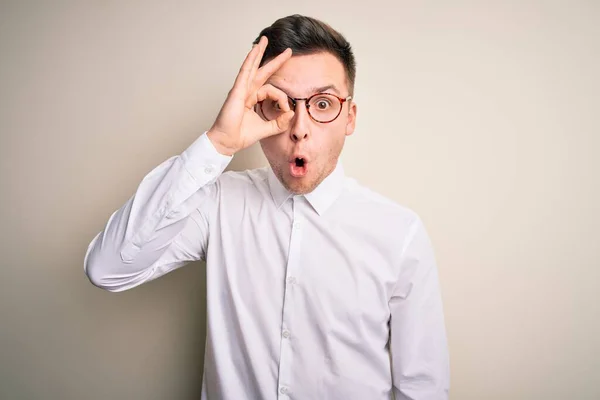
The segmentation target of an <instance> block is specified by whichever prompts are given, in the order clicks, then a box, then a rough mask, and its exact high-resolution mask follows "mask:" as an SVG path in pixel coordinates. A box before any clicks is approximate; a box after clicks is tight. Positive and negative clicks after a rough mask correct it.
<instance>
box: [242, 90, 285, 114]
mask: <svg viewBox="0 0 600 400" xmlns="http://www.w3.org/2000/svg"><path fill="white" fill-rule="evenodd" d="M251 97H252V96H251ZM266 99H272V100H275V101H277V103H278V104H279V107H280V108H281V109H282V110H283V111H284V112H287V111H290V103H289V99H288V96H287V94H285V93H284V92H283V91H282V90H280V89H277V88H276V87H275V86H273V85H270V84H267V85H264V86H263V87H261V88H260V89H258V92H256V96H255V98H254V101H252V99H248V102H251V103H250V104H246V107H248V108H251V107H253V106H254V105H255V104H256V103H258V102H259V101H263V100H266Z"/></svg>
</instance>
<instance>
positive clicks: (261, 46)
mask: <svg viewBox="0 0 600 400" xmlns="http://www.w3.org/2000/svg"><path fill="white" fill-rule="evenodd" d="M268 44H269V39H268V38H267V37H266V36H261V38H260V40H259V41H258V46H259V50H258V55H257V56H256V58H255V59H254V63H252V70H251V71H250V76H249V77H248V88H250V87H251V86H252V83H253V82H254V76H255V75H256V71H257V70H258V66H259V65H260V62H261V60H262V58H263V55H264V54H265V50H266V49H267V46H268Z"/></svg>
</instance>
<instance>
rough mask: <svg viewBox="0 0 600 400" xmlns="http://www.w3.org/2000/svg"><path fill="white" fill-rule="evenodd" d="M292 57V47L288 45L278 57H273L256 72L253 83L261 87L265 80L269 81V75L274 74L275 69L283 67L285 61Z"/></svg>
mask: <svg viewBox="0 0 600 400" xmlns="http://www.w3.org/2000/svg"><path fill="white" fill-rule="evenodd" d="M291 57H292V49H290V48H289V47H288V48H287V49H285V50H284V51H283V52H282V53H281V54H279V55H278V56H277V57H275V58H274V59H272V60H271V61H269V62H268V63H266V64H265V65H263V66H262V67H261V68H260V69H259V70H258V72H257V73H256V76H255V78H254V81H253V82H252V83H253V84H254V85H255V86H256V87H260V86H262V85H264V84H265V82H266V81H267V79H269V77H270V76H271V75H273V74H274V73H275V71H277V70H278V69H279V68H281V66H282V65H283V63H285V62H286V61H287V60H289V59H290V58H291Z"/></svg>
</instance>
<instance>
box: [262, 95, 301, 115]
mask: <svg viewBox="0 0 600 400" xmlns="http://www.w3.org/2000/svg"><path fill="white" fill-rule="evenodd" d="M288 103H289V105H290V110H293V109H294V103H293V101H292V100H291V99H290V98H288ZM261 110H262V113H263V115H264V116H265V118H266V119H267V120H268V121H272V120H274V119H277V117H279V116H280V115H281V114H283V113H284V111H283V110H282V109H281V107H280V106H279V103H278V102H277V100H273V99H265V100H263V102H262V104H261Z"/></svg>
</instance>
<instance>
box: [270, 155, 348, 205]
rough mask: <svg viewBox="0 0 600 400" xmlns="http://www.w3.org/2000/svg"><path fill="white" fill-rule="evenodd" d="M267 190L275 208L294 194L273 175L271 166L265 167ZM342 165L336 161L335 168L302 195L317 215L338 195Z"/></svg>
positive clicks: (342, 174)
mask: <svg viewBox="0 0 600 400" xmlns="http://www.w3.org/2000/svg"><path fill="white" fill-rule="evenodd" d="M267 169H268V170H269V172H268V175H269V176H268V181H269V190H270V191H271V196H272V197H273V201H274V202H275V205H276V206H277V208H279V207H281V205H282V204H283V203H284V202H285V201H286V200H287V199H289V198H290V197H292V196H294V194H293V193H290V192H289V191H288V190H287V189H286V188H285V187H284V186H283V185H282V184H281V182H279V179H278V178H277V177H276V176H275V173H274V172H273V169H272V168H270V167H269V168H267ZM344 179H345V174H344V167H343V166H342V163H341V162H340V161H338V163H337V165H336V167H335V169H334V170H333V171H332V172H331V173H330V174H329V175H328V176H327V177H326V178H325V179H323V181H322V182H321V183H320V184H319V186H317V187H316V188H315V189H314V190H313V191H312V192H310V193H307V194H305V195H304V197H305V198H306V200H308V202H309V203H310V205H311V206H312V207H313V208H314V209H315V211H316V212H317V213H318V214H319V215H323V213H325V211H327V209H328V208H329V207H330V206H331V205H332V204H333V202H334V201H335V200H336V199H337V198H338V197H339V196H340V194H341V193H342V189H343V188H344Z"/></svg>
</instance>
